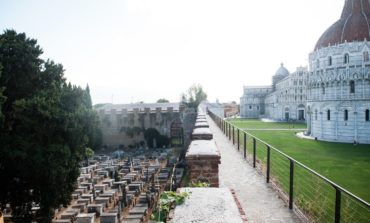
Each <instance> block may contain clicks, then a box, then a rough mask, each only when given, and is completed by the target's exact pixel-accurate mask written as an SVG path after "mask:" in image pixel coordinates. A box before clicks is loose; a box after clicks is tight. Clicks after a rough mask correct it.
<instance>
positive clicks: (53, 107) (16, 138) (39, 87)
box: [0, 30, 101, 222]
mask: <svg viewBox="0 0 370 223" xmlns="http://www.w3.org/2000/svg"><path fill="white" fill-rule="evenodd" d="M41 53H42V50H41V48H40V47H39V46H38V45H37V41H36V40H34V39H29V38H27V37H26V35H25V34H24V33H21V34H17V33H16V32H15V31H12V30H7V31H5V33H4V34H2V35H0V61H1V63H2V65H3V68H2V74H1V76H0V133H1V134H0V157H1V159H0V179H1V181H2V182H6V183H5V184H0V209H2V208H4V207H5V205H6V204H10V205H11V208H12V210H13V216H14V217H15V218H14V221H15V222H31V221H33V220H34V221H35V219H37V220H36V221H37V222H50V221H51V218H52V217H53V209H54V208H58V207H59V205H61V204H62V205H65V204H68V203H69V201H70V194H71V193H72V191H73V190H74V183H75V181H76V179H77V177H78V175H79V166H80V162H81V161H82V160H84V159H85V158H86V155H88V156H89V155H91V151H92V150H91V149H90V150H89V151H88V153H86V152H87V151H86V150H85V148H86V147H90V148H93V149H95V148H99V147H100V145H101V138H99V137H100V133H99V131H100V129H99V125H100V123H99V119H98V116H97V114H96V113H95V112H94V111H93V110H92V106H91V97H90V92H89V89H88V87H87V88H86V89H82V88H81V87H78V86H73V85H72V84H70V83H67V82H66V80H65V78H64V74H63V72H64V69H63V66H62V65H61V64H57V63H54V62H53V61H51V60H47V61H46V62H45V61H43V60H42V59H40V58H39V56H40V55H41ZM5 99H6V100H5ZM30 191H32V193H30ZM35 205H36V206H38V207H39V208H40V209H39V210H38V211H37V212H31V209H32V207H33V206H35ZM30 213H32V214H30Z"/></svg>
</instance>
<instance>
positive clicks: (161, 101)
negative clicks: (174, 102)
mask: <svg viewBox="0 0 370 223" xmlns="http://www.w3.org/2000/svg"><path fill="white" fill-rule="evenodd" d="M169 102H170V101H169V100H167V99H165V98H160V99H158V100H157V103H169Z"/></svg>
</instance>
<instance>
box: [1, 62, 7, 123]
mask: <svg viewBox="0 0 370 223" xmlns="http://www.w3.org/2000/svg"><path fill="white" fill-rule="evenodd" d="M1 69H2V66H1V64H0V78H1ZM3 92H4V87H1V86H0V126H2V123H3V120H4V115H3V113H2V112H1V111H2V107H3V104H4V102H5V100H6V97H5V96H4V95H3Z"/></svg>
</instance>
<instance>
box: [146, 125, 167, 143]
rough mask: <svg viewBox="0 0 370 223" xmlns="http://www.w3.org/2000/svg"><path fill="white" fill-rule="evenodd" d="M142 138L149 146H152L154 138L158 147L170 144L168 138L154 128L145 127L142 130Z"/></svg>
mask: <svg viewBox="0 0 370 223" xmlns="http://www.w3.org/2000/svg"><path fill="white" fill-rule="evenodd" d="M144 138H145V140H146V143H147V145H148V146H149V148H154V140H155V141H156V144H157V145H156V146H157V147H158V148H162V147H163V146H165V147H167V146H168V145H169V144H170V139H169V138H168V137H167V136H165V135H161V134H160V133H159V132H158V130H157V129H155V128H148V129H146V130H145V131H144Z"/></svg>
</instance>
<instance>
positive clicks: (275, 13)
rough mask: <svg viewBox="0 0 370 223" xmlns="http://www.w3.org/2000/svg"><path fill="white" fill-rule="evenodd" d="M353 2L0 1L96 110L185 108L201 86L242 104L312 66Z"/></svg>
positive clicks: (5, 25)
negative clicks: (252, 93)
mask: <svg viewBox="0 0 370 223" xmlns="http://www.w3.org/2000/svg"><path fill="white" fill-rule="evenodd" d="M343 4H344V0H255V1H253V0H224V1H218V0H183V1H177V0H158V1H157V0H119V1H118V0H99V1H98V0H55V1H50V0H32V1H31V0H0V29H1V30H5V29H15V30H16V31H17V32H25V33H26V34H27V35H28V36H29V37H32V38H35V39H37V40H38V43H39V45H41V47H42V48H43V49H44V55H43V57H44V58H51V59H53V60H54V61H56V62H58V63H62V64H63V66H64V68H65V70H66V71H65V76H66V77H67V79H68V81H70V82H72V83H73V84H77V85H82V86H86V84H89V86H90V89H91V95H92V99H93V102H94V103H104V102H112V101H113V102H114V103H131V102H138V101H144V102H155V101H156V100H157V99H159V98H167V99H169V100H170V101H179V99H180V94H181V93H182V92H184V91H186V90H187V89H188V88H189V86H190V85H191V84H193V83H200V84H201V85H202V86H203V87H204V89H205V91H206V92H207V93H208V96H209V99H210V100H211V101H214V100H215V99H216V98H218V99H220V100H221V101H231V100H235V101H237V102H238V103H239V97H240V96H241V95H242V90H243V85H265V84H270V83H271V76H272V75H273V74H274V73H275V71H276V70H277V69H278V68H279V66H280V63H281V62H284V64H285V66H286V67H287V68H288V70H289V71H291V72H292V71H294V70H295V69H296V67H297V66H301V65H302V66H307V64H308V54H309V53H310V52H311V51H312V50H313V47H314V45H315V44H316V41H317V40H318V38H319V37H320V36H321V34H322V33H323V32H324V31H325V30H326V29H327V28H328V27H329V26H330V25H331V24H332V23H334V22H335V21H336V20H337V19H338V18H339V16H340V13H341V10H342V7H343Z"/></svg>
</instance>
